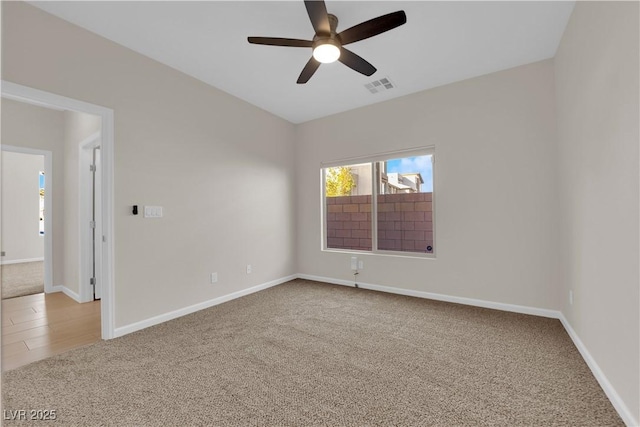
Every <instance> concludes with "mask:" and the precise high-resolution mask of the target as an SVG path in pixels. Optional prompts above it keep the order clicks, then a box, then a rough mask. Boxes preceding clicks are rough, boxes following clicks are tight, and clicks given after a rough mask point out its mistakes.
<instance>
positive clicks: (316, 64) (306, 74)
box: [296, 56, 320, 84]
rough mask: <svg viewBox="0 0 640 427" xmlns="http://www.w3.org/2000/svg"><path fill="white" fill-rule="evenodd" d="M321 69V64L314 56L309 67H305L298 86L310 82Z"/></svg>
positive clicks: (308, 64)
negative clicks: (319, 68)
mask: <svg viewBox="0 0 640 427" xmlns="http://www.w3.org/2000/svg"><path fill="white" fill-rule="evenodd" d="M318 67H320V62H318V61H316V59H315V58H314V57H313V56H312V57H311V59H310V60H309V62H307V65H305V66H304V68H303V69H302V72H301V73H300V77H298V81H297V82H296V83H298V84H304V83H306V82H308V81H309V79H310V78H311V76H313V73H315V72H316V70H317V69H318Z"/></svg>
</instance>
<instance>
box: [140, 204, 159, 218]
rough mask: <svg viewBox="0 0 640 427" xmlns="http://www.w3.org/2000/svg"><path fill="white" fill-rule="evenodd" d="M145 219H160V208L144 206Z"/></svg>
mask: <svg viewBox="0 0 640 427" xmlns="http://www.w3.org/2000/svg"><path fill="white" fill-rule="evenodd" d="M144 217H145V218H162V206H145V207H144Z"/></svg>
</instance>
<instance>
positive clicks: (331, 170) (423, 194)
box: [322, 149, 435, 256]
mask: <svg viewBox="0 0 640 427" xmlns="http://www.w3.org/2000/svg"><path fill="white" fill-rule="evenodd" d="M433 164H434V151H433V149H420V150H411V151H405V152H398V153H392V154H388V155H383V156H373V157H371V158H366V159H365V158H363V159H359V160H358V161H357V162H347V161H345V162H335V163H331V164H327V165H324V167H323V168H322V177H323V196H324V197H323V200H324V203H323V209H324V216H323V218H324V220H323V231H324V238H323V241H324V243H323V249H326V250H351V251H367V252H374V253H396V254H398V252H402V253H405V254H407V255H408V254H409V253H411V254H413V255H416V254H422V255H424V256H432V255H433V254H434V252H435V246H434V226H433V224H434V221H433V219H434V218H433V202H434V201H433Z"/></svg>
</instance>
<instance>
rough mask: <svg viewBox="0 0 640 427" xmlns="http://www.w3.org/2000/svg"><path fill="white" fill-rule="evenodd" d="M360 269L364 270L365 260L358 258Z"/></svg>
mask: <svg viewBox="0 0 640 427" xmlns="http://www.w3.org/2000/svg"><path fill="white" fill-rule="evenodd" d="M358 270H364V261H362V260H358Z"/></svg>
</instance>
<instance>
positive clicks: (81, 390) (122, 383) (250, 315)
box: [2, 280, 623, 426]
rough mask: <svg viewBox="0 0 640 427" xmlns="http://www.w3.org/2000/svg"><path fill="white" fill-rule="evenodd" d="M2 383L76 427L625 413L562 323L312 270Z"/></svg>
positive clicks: (612, 417) (6, 395)
mask: <svg viewBox="0 0 640 427" xmlns="http://www.w3.org/2000/svg"><path fill="white" fill-rule="evenodd" d="M2 391H3V399H4V407H3V409H5V411H6V410H15V409H24V408H34V409H55V410H56V411H57V417H58V422H59V423H60V424H62V425H88V426H91V425H113V426H159V425H172V426H189V425H213V426H249V425H255V426H271V425H273V426H313V425H330V426H372V425H380V426H390V425H396V426H425V425H433V426H462V425H464V426H469V425H470V426H483V425H502V426H516V425H527V426H550V425H572V426H589V425H592V426H610V425H623V423H622V421H621V420H620V418H619V417H618V416H617V414H616V412H615V410H614V409H613V407H612V406H611V404H610V402H609V401H608V400H607V398H606V397H605V395H604V393H603V392H602V390H601V389H600V387H599V386H598V384H597V382H596V380H595V378H594V377H593V375H592V374H591V372H590V371H589V369H588V367H587V366H586V364H585V363H584V361H583V360H582V359H581V357H580V355H579V353H578V351H577V350H576V348H575V347H574V345H573V344H572V342H571V340H570V338H569V336H568V335H567V334H566V332H565V331H564V329H563V328H562V326H561V324H560V322H559V321H557V320H552V319H545V318H539V317H534V316H526V315H520V314H513V313H505V312H500V311H494V310H488V309H481V308H473V307H467V306H462V305H456V304H449V303H442V302H434V301H428V300H422V299H417V298H410V297H403V296H396V295H389V294H384V293H378V292H372V291H366V290H362V289H353V288H346V287H340V286H334V285H327V284H318V283H315V282H308V281H303V280H296V281H293V282H289V283H286V284H283V285H280V286H277V287H274V288H271V289H268V290H265V291H262V292H259V293H256V294H252V295H249V296H246V297H244V298H240V299H238V300H234V301H231V302H228V303H225V304H222V305H220V306H217V307H212V308H210V309H207V310H204V311H201V312H198V313H194V314H192V315H189V316H185V317H183V318H180V319H176V320H174V321H171V322H167V323H164V324H161V325H158V326H155V327H152V328H149V329H147V330H144V331H140V332H137V333H134V334H130V335H127V336H124V337H122V338H119V339H115V340H111V341H106V342H100V343H98V344H94V345H91V346H88V347H84V348H81V349H77V350H73V351H71V352H69V353H67V354H64V355H60V356H56V357H53V358H51V359H47V360H44V361H40V362H36V363H33V364H31V365H28V366H26V367H23V368H19V369H17V370H14V371H9V372H7V373H5V374H4V384H3V387H2ZM12 424H14V423H12V422H6V425H12ZM40 424H43V425H44V423H40Z"/></svg>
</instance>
